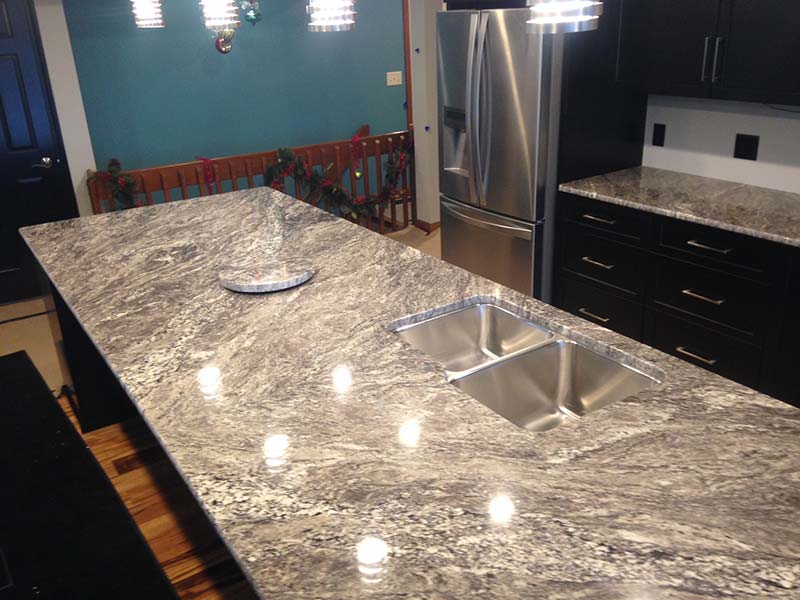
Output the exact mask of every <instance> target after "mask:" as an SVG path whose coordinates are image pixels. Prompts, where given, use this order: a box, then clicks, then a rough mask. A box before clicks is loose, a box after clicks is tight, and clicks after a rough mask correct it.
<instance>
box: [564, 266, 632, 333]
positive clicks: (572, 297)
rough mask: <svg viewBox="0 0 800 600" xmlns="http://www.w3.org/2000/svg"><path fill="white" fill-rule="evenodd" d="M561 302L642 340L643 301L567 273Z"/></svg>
mask: <svg viewBox="0 0 800 600" xmlns="http://www.w3.org/2000/svg"><path fill="white" fill-rule="evenodd" d="M560 292H561V293H560V301H559V306H560V307H561V308H563V309H565V310H567V311H569V312H571V313H573V314H576V315H578V316H580V317H583V318H584V319H587V320H589V321H592V322H593V323H597V324H598V325H602V326H603V327H608V328H609V329H613V330H614V331H617V332H619V333H621V334H622V335H626V336H628V337H629V338H633V339H635V340H639V341H641V340H642V313H643V308H642V305H641V304H639V303H636V302H632V301H630V300H625V299H623V298H621V297H620V296H616V295H614V294H613V293H610V292H608V291H606V290H604V289H602V288H601V287H599V286H597V285H593V284H591V283H588V282H585V281H580V280H579V279H577V278H575V277H571V276H564V277H563V279H562V280H561V285H560Z"/></svg>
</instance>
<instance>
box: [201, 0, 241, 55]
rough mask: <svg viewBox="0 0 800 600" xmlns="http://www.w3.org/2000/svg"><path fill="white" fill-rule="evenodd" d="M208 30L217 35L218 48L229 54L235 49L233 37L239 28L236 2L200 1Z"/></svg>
mask: <svg viewBox="0 0 800 600" xmlns="http://www.w3.org/2000/svg"><path fill="white" fill-rule="evenodd" d="M200 6H201V7H202V8H203V21H205V24H206V28H208V29H210V30H211V31H213V32H214V33H215V34H216V35H217V39H216V48H217V51H218V52H219V53H220V54H227V53H228V52H230V51H231V49H232V48H233V37H234V36H235V35H236V28H237V27H239V9H238V7H237V6H236V2H235V1H234V0H200Z"/></svg>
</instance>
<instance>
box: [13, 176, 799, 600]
mask: <svg viewBox="0 0 800 600" xmlns="http://www.w3.org/2000/svg"><path fill="white" fill-rule="evenodd" d="M23 236H24V238H25V239H26V241H27V242H28V244H29V245H30V247H31V248H32V249H33V251H34V253H35V254H36V256H37V258H38V260H39V261H40V262H41V264H42V265H43V266H44V268H45V270H46V272H47V273H48V275H49V277H50V278H51V280H52V281H53V282H54V284H55V286H56V287H57V288H58V290H59V291H60V292H61V294H62V296H63V297H64V299H65V300H66V302H67V303H68V305H69V306H70V307H71V309H72V310H73V311H74V313H75V314H76V316H77V318H78V319H79V320H80V322H81V323H82V324H83V326H84V327H85V329H86V331H87V332H88V334H89V335H90V336H91V338H92V339H93V340H94V342H95V343H96V344H97V346H98V348H99V349H100V350H101V352H102V353H103V355H104V356H105V358H106V359H107V361H108V363H109V365H110V366H111V368H112V369H113V371H114V372H115V374H116V375H117V377H119V379H120V380H121V381H122V383H123V384H124V386H125V387H126V389H127V390H128V392H129V394H130V396H131V398H132V399H133V401H134V403H135V405H136V406H137V408H138V410H139V411H140V412H141V413H142V415H143V416H144V418H145V419H146V421H147V422H148V424H149V425H150V427H151V428H152V429H153V431H154V433H155V434H156V435H157V437H158V438H159V440H160V442H161V443H162V444H163V446H164V448H165V449H166V451H167V453H168V454H169V456H170V457H171V459H172V461H173V462H174V464H175V465H176V467H177V468H178V470H179V472H180V473H181V475H182V476H183V477H184V478H185V480H186V481H187V483H188V484H189V486H190V487H191V489H192V490H193V492H194V493H195V495H196V498H197V499H198V502H199V503H200V505H201V506H202V507H203V509H204V510H205V511H206V512H207V513H208V515H209V516H210V518H211V520H212V522H213V523H214V524H215V526H216V527H217V528H218V530H219V531H220V533H221V535H222V537H223V539H224V540H225V541H226V543H227V544H228V545H229V547H230V548H231V550H232V552H233V554H234V556H235V557H236V558H237V560H238V561H239V562H240V564H241V565H242V567H243V569H244V570H245V572H246V574H247V575H248V577H249V578H250V580H251V582H252V584H253V586H254V587H255V588H256V589H257V590H258V592H259V593H260V594H261V595H262V596H263V597H264V598H270V599H273V598H303V599H335V600H343V599H350V598H447V599H463V598H476V599H477V598H481V599H497V598H549V599H559V598H561V599H567V598H568V599H579V598H592V599H603V598H609V599H610V598H614V599H618V598H651V599H652V598H682V599H690V598H692V599H696V598H701V597H703V598H705V597H720V596H727V597H737V598H742V597H752V596H761V597H768V598H797V595H798V585H800V560H798V559H800V530H798V527H797V523H798V522H800V495H798V481H800V412H799V411H798V410H797V409H795V408H793V407H791V406H789V405H787V404H784V403H781V402H778V401H777V400H774V399H771V398H769V397H767V396H765V395H763V394H760V393H757V392H755V391H753V390H750V389H748V388H745V387H743V386H741V385H738V384H736V383H733V382H731V381H728V380H725V379H722V378H720V377H718V376H716V375H713V374H711V373H708V372H706V371H702V370H700V369H697V368H695V367H693V366H691V365H689V364H687V363H684V362H682V361H680V360H678V359H675V358H672V357H670V356H667V355H665V354H662V353H661V352H658V351H656V350H653V349H651V348H648V347H646V346H643V345H641V344H639V343H637V342H634V341H633V340H630V339H628V338H625V337H622V336H620V335H618V334H616V333H614V332H611V331H608V330H606V329H603V328H601V327H599V326H597V325H593V324H591V323H589V322H587V321H584V320H582V319H578V318H576V317H574V316H572V315H569V314H567V313H565V312H562V311H560V310H558V309H556V308H553V307H551V306H548V305H545V304H543V303H540V302H538V301H536V300H534V299H532V298H530V297H527V296H524V295H522V294H519V293H517V292H514V291H512V290H509V289H507V288H504V287H502V286H499V285H497V284H495V283H492V282H490V281H488V280H486V279H483V278H480V277H477V276H475V275H472V274H470V273H468V272H466V271H463V270H461V269H458V268H456V267H454V266H451V265H448V264H446V263H444V262H441V261H439V260H437V259H435V258H432V257H429V256H426V255H423V254H421V253H420V252H418V251H416V250H414V249H412V248H408V247H405V246H403V245H401V244H399V243H396V242H394V241H392V240H390V239H387V238H386V237H382V236H379V235H377V234H374V233H372V232H369V231H367V230H365V229H363V228H360V227H357V226H355V225H352V224H350V223H347V222H345V221H344V220H341V219H337V218H335V217H332V216H330V215H328V214H327V213H324V212H323V211H320V210H317V209H315V208H312V207H310V206H308V205H305V204H303V203H302V202H300V201H297V200H294V199H292V198H290V197H288V196H286V195H283V194H281V193H279V192H276V191H273V190H269V189H267V188H261V189H257V190H248V191H242V192H235V193H230V194H223V195H219V196H214V197H210V198H202V199H195V200H189V201H183V202H175V203H171V204H168V205H161V206H154V207H145V208H138V209H134V210H130V211H126V212H122V213H113V214H109V215H99V216H94V217H88V218H83V219H79V220H72V221H64V222H60V223H52V224H47V225H40V226H35V227H30V228H26V229H24V230H23ZM263 254H271V255H273V254H274V255H279V256H282V257H292V256H294V257H302V258H304V259H308V260H310V261H311V262H312V263H313V264H314V265H315V266H316V268H317V269H318V271H317V273H316V275H315V276H314V278H313V279H311V281H310V282H308V283H307V284H305V285H303V286H301V287H298V288H295V289H293V290H289V291H284V292H279V293H275V294H268V295H242V294H235V293H232V292H229V291H226V290H224V289H222V288H221V287H220V286H219V285H218V283H217V273H218V271H219V270H220V268H221V267H223V266H225V265H228V264H230V263H241V262H242V261H243V260H244V259H245V257H250V259H251V260H252V257H254V256H258V255H263ZM475 296H483V297H486V296H491V297H495V298H497V299H498V302H501V303H502V304H504V305H506V306H515V307H517V310H518V312H520V313H521V314H523V315H526V316H528V317H531V318H532V319H534V320H535V321H537V322H539V323H542V324H543V325H545V326H548V327H550V328H552V329H554V330H556V331H557V332H559V333H560V334H561V335H564V336H566V337H569V338H571V339H574V340H577V341H578V342H580V343H584V344H586V345H588V346H590V347H592V348H595V349H596V350H598V351H603V352H606V353H613V354H616V355H617V356H618V357H623V358H625V360H626V361H628V362H631V363H632V364H634V365H638V366H640V367H641V368H642V369H643V370H647V369H649V370H650V372H652V373H657V374H658V375H659V377H661V378H662V379H663V382H664V383H663V384H662V385H661V386H660V387H657V388H654V389H651V390H648V391H645V392H642V393H640V394H638V395H636V396H633V397H631V398H629V399H627V400H624V401H620V402H617V403H615V404H612V405H610V406H608V407H606V408H603V409H601V410H599V411H597V412H594V413H591V414H590V415H588V416H586V417H584V418H582V419H577V420H574V421H569V422H567V423H565V424H564V425H563V426H561V427H559V428H557V429H554V430H552V431H549V432H544V433H532V432H528V431H525V430H522V429H519V428H517V427H516V426H515V425H513V424H512V423H510V422H509V421H507V420H505V419H504V418H502V417H501V416H499V415H497V414H496V413H494V412H492V411H491V410H490V409H488V408H486V407H485V406H484V405H482V404H481V403H480V402H478V401H477V400H474V399H472V398H471V397H469V396H467V395H465V394H464V393H462V392H460V391H459V390H458V389H456V388H455V387H454V386H452V385H450V384H448V383H447V382H446V381H445V373H444V371H443V369H442V367H441V366H439V365H437V364H436V363H434V362H433V361H432V360H430V359H429V358H427V357H426V356H425V355H423V354H421V353H420V352H418V351H417V350H415V349H414V348H412V347H411V346H409V345H407V344H406V343H405V342H403V341H402V340H401V339H399V338H398V336H396V335H395V334H393V333H391V332H390V331H389V329H388V327H387V326H388V325H389V324H390V323H391V322H393V321H395V320H396V319H402V318H403V317H405V316H407V315H411V314H414V313H418V312H420V311H426V310H429V309H431V308H433V307H440V306H442V305H446V304H449V303H453V302H461V301H464V299H467V298H472V297H475ZM606 345H608V346H606ZM642 361H646V362H642ZM648 365H649V366H648ZM365 540H367V541H366V542H365ZM376 540H379V541H376ZM383 554H386V558H385V560H383V561H382V562H381V563H380V564H378V565H377V566H376V565H375V564H373V563H374V560H375V558H374V557H380V556H382V555H383ZM370 557H373V558H370ZM360 567H361V568H360Z"/></svg>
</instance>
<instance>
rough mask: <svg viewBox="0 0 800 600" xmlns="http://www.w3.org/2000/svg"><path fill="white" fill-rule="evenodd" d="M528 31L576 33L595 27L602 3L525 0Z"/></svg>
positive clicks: (601, 11)
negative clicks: (528, 17) (528, 8)
mask: <svg viewBox="0 0 800 600" xmlns="http://www.w3.org/2000/svg"><path fill="white" fill-rule="evenodd" d="M527 2H528V6H530V7H531V18H530V19H529V20H528V23H527V25H528V33H577V32H580V31H592V30H594V29H597V25H598V23H599V20H600V15H602V14H603V3H602V2H597V1H596V0H527Z"/></svg>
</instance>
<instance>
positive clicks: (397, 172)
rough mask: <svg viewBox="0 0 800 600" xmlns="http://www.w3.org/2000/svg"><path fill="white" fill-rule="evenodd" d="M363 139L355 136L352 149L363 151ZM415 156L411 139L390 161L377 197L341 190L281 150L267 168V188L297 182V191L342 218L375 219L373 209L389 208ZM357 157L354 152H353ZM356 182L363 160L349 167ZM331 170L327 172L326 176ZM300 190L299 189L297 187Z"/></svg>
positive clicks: (388, 160) (359, 175)
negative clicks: (361, 143)
mask: <svg viewBox="0 0 800 600" xmlns="http://www.w3.org/2000/svg"><path fill="white" fill-rule="evenodd" d="M359 142H360V139H359V137H358V136H354V137H353V139H352V140H351V143H352V144H353V149H354V150H358V149H360V144H359ZM412 152H413V144H412V142H411V140H410V139H409V138H406V139H405V140H403V143H402V144H401V145H400V146H399V147H398V148H396V149H395V150H394V151H393V152H392V153H391V154H390V155H389V157H388V158H387V160H386V165H385V168H384V172H385V175H384V181H383V187H382V188H381V191H380V193H379V194H377V195H369V194H367V195H356V196H355V197H353V196H352V194H351V193H350V192H348V191H347V190H345V189H343V188H342V187H340V186H339V185H338V184H337V183H336V181H334V180H332V179H331V178H329V177H328V176H326V174H324V173H319V172H317V170H315V169H314V167H313V166H312V165H309V164H308V163H307V162H306V160H305V158H303V157H302V156H296V155H295V153H294V152H293V151H292V150H291V149H289V148H279V149H278V156H277V160H276V161H275V162H274V163H271V164H269V165H267V167H266V169H265V171H264V185H266V186H268V187H271V188H273V189H276V190H279V191H284V190H285V185H284V180H285V179H286V178H287V177H291V178H293V179H294V183H295V186H296V187H295V189H306V190H308V191H307V193H306V195H305V197H306V198H307V199H308V198H312V197H314V195H317V196H318V197H317V199H316V202H317V203H319V202H324V203H327V206H329V207H330V208H331V209H332V210H333V211H334V212H337V213H338V214H339V215H340V216H342V217H345V218H347V217H349V218H351V219H352V220H354V221H357V220H358V218H359V217H361V216H364V217H370V216H373V215H374V214H375V213H374V210H373V209H374V208H375V207H379V208H383V207H384V206H386V205H387V204H388V203H389V201H390V199H391V196H392V193H393V192H394V191H395V190H396V189H397V188H398V187H399V185H400V181H401V177H402V174H403V171H404V170H405V169H406V167H407V166H408V164H409V160H410V157H411V156H412ZM354 153H355V152H354ZM350 168H351V169H352V170H353V173H354V174H355V177H356V179H361V177H362V176H363V175H362V171H361V160H360V159H359V160H355V161H353V163H352V164H351V165H350ZM328 171H330V167H328V169H326V171H325V172H326V173H327V172H328ZM298 186H299V187H298Z"/></svg>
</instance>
